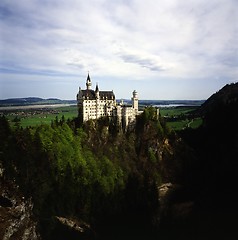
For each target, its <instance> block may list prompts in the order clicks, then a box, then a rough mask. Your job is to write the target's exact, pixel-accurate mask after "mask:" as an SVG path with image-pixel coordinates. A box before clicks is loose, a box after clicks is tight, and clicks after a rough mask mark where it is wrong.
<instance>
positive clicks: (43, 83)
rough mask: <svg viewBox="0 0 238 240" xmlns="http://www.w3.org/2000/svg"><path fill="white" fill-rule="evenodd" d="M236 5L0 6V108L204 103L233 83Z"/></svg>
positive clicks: (104, 2)
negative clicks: (37, 103)
mask: <svg viewBox="0 0 238 240" xmlns="http://www.w3.org/2000/svg"><path fill="white" fill-rule="evenodd" d="M237 39H238V1H237V0H209V1H208V0H189V1H188V0H146V1H145V0H87V1H85V0H67V1H66V0H15V1H13V0H12V1H11V0H1V1H0V99H6V98H16V97H29V96H34V97H42V98H60V99H75V97H76V94H77V92H78V88H79V87H81V88H82V89H84V88H85V87H86V85H85V83H86V78H87V75H88V72H89V74H90V77H91V80H92V85H93V88H95V86H96V84H97V83H98V86H99V90H113V91H114V93H115V95H116V98H118V99H120V98H126V99H129V98H130V97H131V95H132V92H133V90H137V92H138V96H139V99H157V100H161V99H166V100H168V99H172V100H181V99H191V100H196V99H197V100H199V99H207V98H208V97H209V96H211V95H212V94H213V93H215V92H217V91H218V90H219V89H221V88H222V87H223V86H224V85H226V84H230V83H233V82H237V81H238V44H237V41H238V40H237Z"/></svg>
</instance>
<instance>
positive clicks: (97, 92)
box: [95, 84, 99, 99]
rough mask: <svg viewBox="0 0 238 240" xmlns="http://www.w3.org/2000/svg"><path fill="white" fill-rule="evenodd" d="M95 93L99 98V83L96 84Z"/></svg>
mask: <svg viewBox="0 0 238 240" xmlns="http://www.w3.org/2000/svg"><path fill="white" fill-rule="evenodd" d="M95 93H96V98H97V99H99V88H98V84H97V85H96V89H95Z"/></svg>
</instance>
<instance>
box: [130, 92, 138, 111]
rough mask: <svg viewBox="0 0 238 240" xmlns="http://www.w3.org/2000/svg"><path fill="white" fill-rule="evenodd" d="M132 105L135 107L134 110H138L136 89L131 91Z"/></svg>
mask: <svg viewBox="0 0 238 240" xmlns="http://www.w3.org/2000/svg"><path fill="white" fill-rule="evenodd" d="M131 101H132V107H133V108H134V109H135V111H136V112H138V93H137V91H136V90H134V91H133V93H132V98H131Z"/></svg>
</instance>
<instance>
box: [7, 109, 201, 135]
mask: <svg viewBox="0 0 238 240" xmlns="http://www.w3.org/2000/svg"><path fill="white" fill-rule="evenodd" d="M195 109H196V107H168V108H160V114H161V116H162V117H164V119H165V121H166V122H167V125H168V126H169V127H170V128H171V129H173V130H176V131H177V130H181V129H184V128H187V127H190V128H197V127H199V126H200V125H201V124H202V119H201V118H197V117H193V116H192V113H193V111H194V110H195ZM5 115H6V117H7V118H8V119H9V121H10V124H11V125H12V126H16V125H19V126H21V127H23V128H25V127H28V126H32V127H33V126H37V125H40V124H50V123H51V122H52V121H53V120H55V119H56V117H57V118H58V119H59V120H60V119H61V118H62V117H63V116H64V119H65V120H67V119H73V118H75V117H77V115H78V113H77V106H76V105H74V106H67V107H57V108H49V109H35V110H33V109H26V110H16V111H13V112H6V113H5ZM191 116H192V117H191Z"/></svg>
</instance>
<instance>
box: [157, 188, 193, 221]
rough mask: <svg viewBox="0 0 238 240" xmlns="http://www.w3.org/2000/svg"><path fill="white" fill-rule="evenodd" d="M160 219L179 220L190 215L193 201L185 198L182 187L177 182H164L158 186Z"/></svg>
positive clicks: (185, 218)
mask: <svg viewBox="0 0 238 240" xmlns="http://www.w3.org/2000/svg"><path fill="white" fill-rule="evenodd" d="M158 192H159V203H160V219H161V220H162V221H164V220H166V221H167V220H168V221H181V220H187V219H189V218H190V217H191V215H192V213H193V209H194V202H193V201H191V200H189V199H187V198H186V191H185V190H184V187H183V186H181V185H179V184H172V183H164V184H162V185H161V186H160V187H159V188H158Z"/></svg>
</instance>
